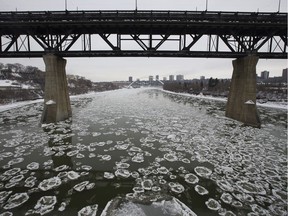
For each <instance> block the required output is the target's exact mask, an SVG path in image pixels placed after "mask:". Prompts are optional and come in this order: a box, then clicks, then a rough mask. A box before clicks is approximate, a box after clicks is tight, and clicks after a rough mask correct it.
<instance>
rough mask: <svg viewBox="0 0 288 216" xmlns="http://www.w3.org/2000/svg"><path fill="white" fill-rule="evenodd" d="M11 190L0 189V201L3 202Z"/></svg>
mask: <svg viewBox="0 0 288 216" xmlns="http://www.w3.org/2000/svg"><path fill="white" fill-rule="evenodd" d="M11 193H12V191H0V203H3V202H4V201H5V200H6V198H7V197H8V196H9V195H10V194H11Z"/></svg>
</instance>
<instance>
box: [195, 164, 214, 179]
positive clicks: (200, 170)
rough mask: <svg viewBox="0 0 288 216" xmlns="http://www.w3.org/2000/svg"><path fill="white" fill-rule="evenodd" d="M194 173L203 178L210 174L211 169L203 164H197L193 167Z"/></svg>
mask: <svg viewBox="0 0 288 216" xmlns="http://www.w3.org/2000/svg"><path fill="white" fill-rule="evenodd" d="M194 171H195V173H196V174H197V175H198V176H200V177H204V178H208V177H209V176H210V175H211V174H212V170H210V169H209V168H207V167H204V166H197V167H195V168H194Z"/></svg>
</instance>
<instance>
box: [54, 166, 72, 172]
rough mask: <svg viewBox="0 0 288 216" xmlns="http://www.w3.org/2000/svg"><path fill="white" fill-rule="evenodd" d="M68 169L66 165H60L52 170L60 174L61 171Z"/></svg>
mask: <svg viewBox="0 0 288 216" xmlns="http://www.w3.org/2000/svg"><path fill="white" fill-rule="evenodd" d="M68 168H69V166H67V165H66V164H63V165H61V166H58V167H56V168H54V170H55V171H56V172H61V171H63V170H67V169H68Z"/></svg>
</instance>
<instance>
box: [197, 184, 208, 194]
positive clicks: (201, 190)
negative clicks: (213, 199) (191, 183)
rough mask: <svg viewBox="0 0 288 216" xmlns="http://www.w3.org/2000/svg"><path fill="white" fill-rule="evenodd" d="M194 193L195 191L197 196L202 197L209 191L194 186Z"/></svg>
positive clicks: (199, 186)
mask: <svg viewBox="0 0 288 216" xmlns="http://www.w3.org/2000/svg"><path fill="white" fill-rule="evenodd" d="M195 191H196V192H197V193H198V194H199V195H202V196H203V195H206V194H208V193H209V191H208V190H207V189H206V188H204V187H202V186H201V185H196V186H195Z"/></svg>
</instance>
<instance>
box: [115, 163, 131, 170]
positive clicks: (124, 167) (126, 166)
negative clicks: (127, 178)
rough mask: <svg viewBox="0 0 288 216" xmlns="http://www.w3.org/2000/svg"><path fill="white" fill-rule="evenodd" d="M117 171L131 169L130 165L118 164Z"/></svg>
mask: <svg viewBox="0 0 288 216" xmlns="http://www.w3.org/2000/svg"><path fill="white" fill-rule="evenodd" d="M116 166H117V169H126V168H128V167H130V164H128V163H122V162H116Z"/></svg>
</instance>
